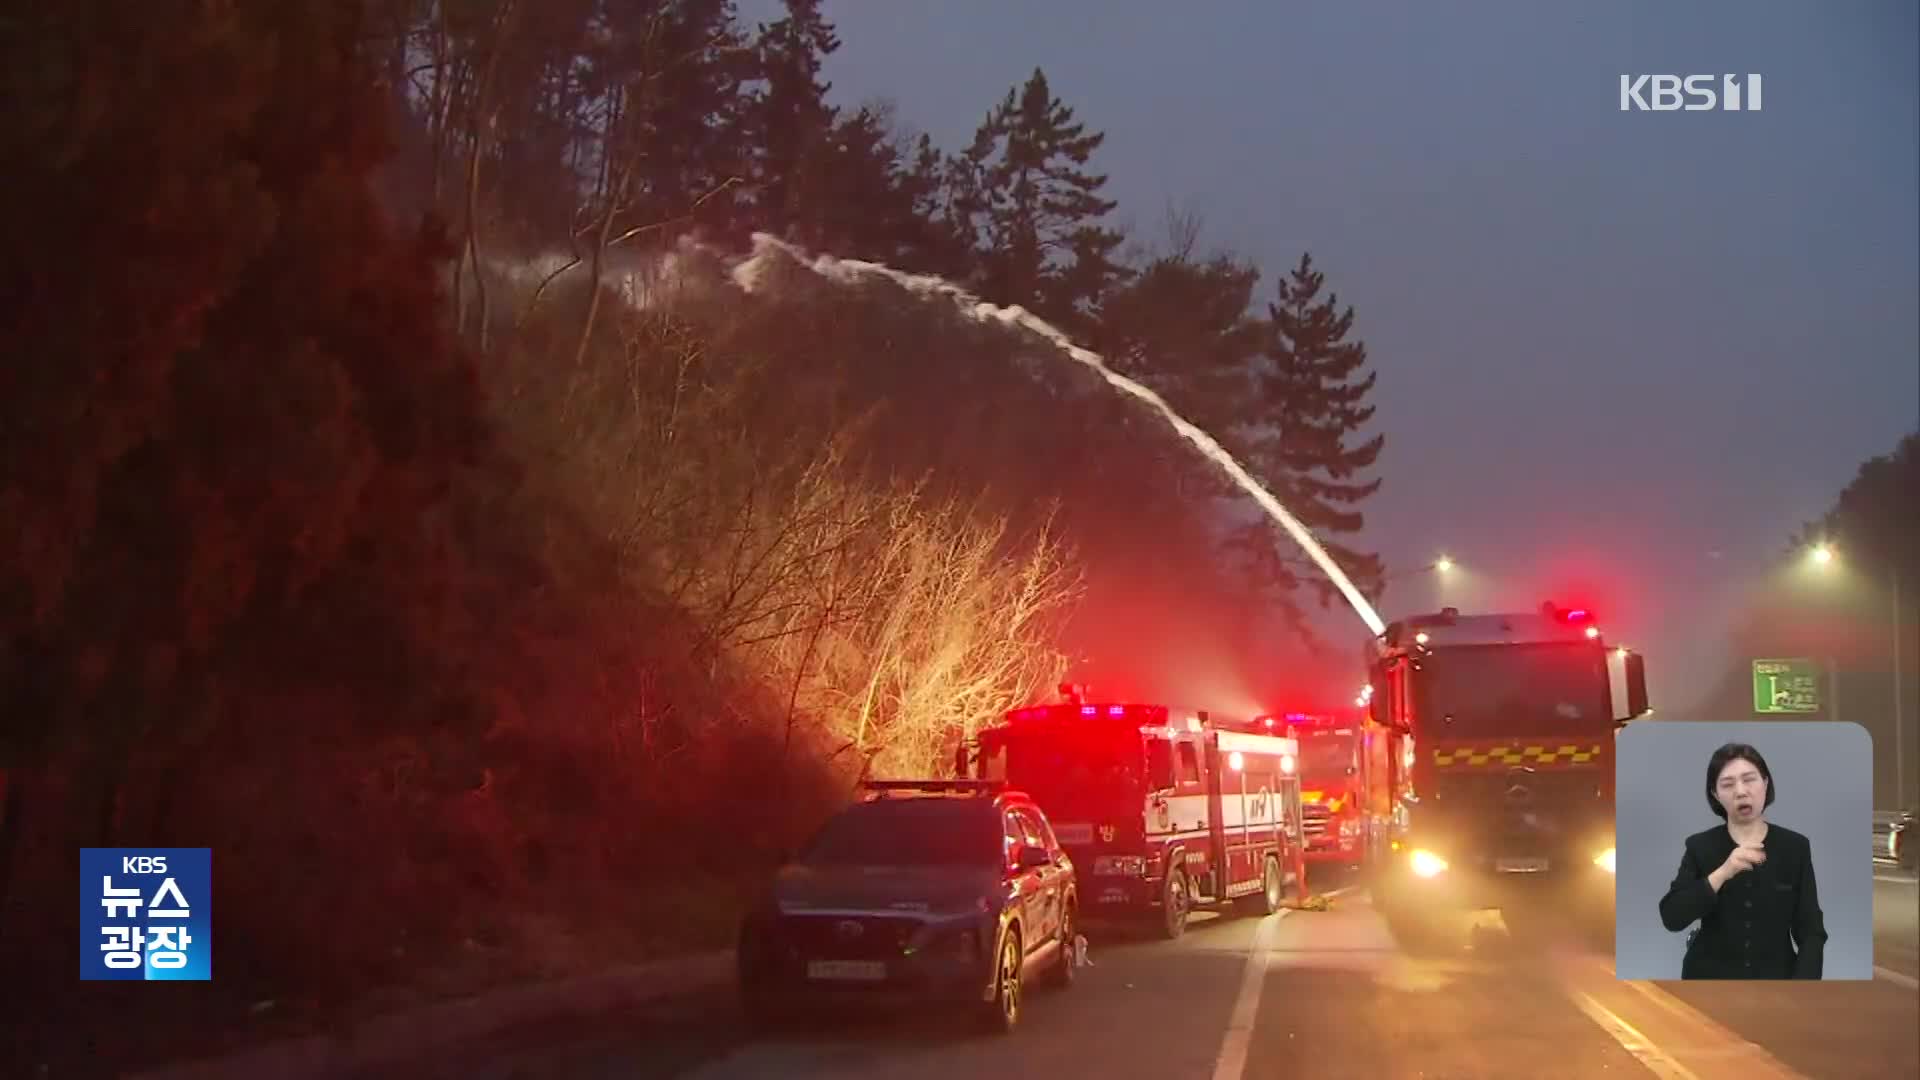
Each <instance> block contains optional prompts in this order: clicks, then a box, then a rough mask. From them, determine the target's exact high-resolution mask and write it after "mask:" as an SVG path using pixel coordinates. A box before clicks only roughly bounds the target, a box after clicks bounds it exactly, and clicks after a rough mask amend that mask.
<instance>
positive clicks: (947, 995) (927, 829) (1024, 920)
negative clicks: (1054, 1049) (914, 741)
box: [738, 780, 1079, 1032]
mask: <svg viewBox="0 0 1920 1080" xmlns="http://www.w3.org/2000/svg"><path fill="white" fill-rule="evenodd" d="M864 787H865V789H866V793H865V799H864V801H861V802H858V803H855V804H854V805H852V806H849V807H847V808H846V809H844V810H842V811H841V812H840V813H838V814H836V815H835V816H834V817H833V818H831V819H830V820H828V821H827V823H826V824H825V825H824V826H823V827H821V828H820V830H819V831H818V832H817V833H816V834H815V835H814V836H813V838H812V840H811V841H810V842H809V843H808V844H807V845H806V846H805V847H804V848H803V849H802V850H801V851H800V852H799V853H798V855H797V856H796V857H795V858H793V859H792V860H790V861H789V862H788V863H787V864H786V865H785V866H783V867H782V868H781V869H780V871H779V873H778V874H777V875H776V877H775V879H774V881H773V883H772V885H771V887H770V888H769V889H768V891H767V894H766V895H765V896H764V897H763V898H762V899H761V901H760V902H759V903H758V904H757V905H755V906H754V907H753V908H752V909H751V910H750V911H749V912H748V914H747V915H746V917H745V918H744V919H743V920H742V923H741V927H740V937H739V947H738V963H739V979H740V988H741V993H742V998H743V1000H744V1003H745V1005H746V1007H747V1010H748V1013H749V1015H750V1016H752V1017H753V1018H755V1019H756V1020H759V1021H763V1022H764V1021H769V1020H775V1019H779V1018H781V1017H783V1016H785V1015H786V1014H787V1013H788V1012H789V1011H790V1010H791V1008H792V1007H793V1006H794V1005H796V1004H800V1003H803V1002H805V1003H819V1002H823V1001H826V1002H831V1001H838V1000H846V999H855V1000H859V999H865V1000H867V1001H874V1000H880V999H886V1000H892V1001H896V1002H897V1001H902V1000H904V1001H908V1002H911V1003H914V1004H917V1005H921V1006H925V1005H939V1004H945V1005H950V1006H953V1007H958V1008H962V1009H964V1010H966V1011H968V1012H971V1013H973V1014H974V1015H975V1017H976V1018H977V1019H979V1020H980V1021H981V1022H983V1023H984V1024H985V1025H986V1026H987V1027H988V1028H989V1029H991V1030H994V1031H998V1032H1010V1031H1012V1030H1013V1029H1014V1028H1015V1027H1017V1026H1018V1025H1019V1023H1020V1020H1021V1009H1022V1004H1023V1001H1024V997H1025V991H1026V987H1027V985H1028V983H1029V982H1030V981H1033V980H1036V979H1043V980H1045V981H1048V982H1051V983H1053V984H1054V985H1057V986H1062V987H1064V986H1071V985H1072V984H1073V981H1074V978H1075V973H1076V965H1075V960H1076V957H1075V950H1074V940H1075V926H1076V922H1077V915H1078V907H1079V894H1078V890H1077V888H1076V880H1075V872H1074V866H1073V861H1072V860H1071V859H1070V858H1068V856H1067V853H1066V852H1065V851H1064V850H1062V849H1061V847H1060V844H1059V842H1058V841H1057V840H1056V839H1055V837H1054V835H1053V827H1052V825H1051V824H1050V823H1049V822H1048V821H1047V817H1046V815H1045V814H1044V813H1043V812H1042V811H1041V810H1040V808H1039V806H1037V805H1035V803H1034V801H1033V800H1032V799H1031V798H1029V797H1028V796H1027V795H1026V794H1024V793H1022V792H1019V791H1013V790H1008V789H1006V788H1004V787H1003V786H1000V785H997V784H994V783H992V782H987V781H977V780H976V781H965V780H961V781H955V780H927V781H901V780H895V781H876V782H869V783H867V784H866V785H864Z"/></svg>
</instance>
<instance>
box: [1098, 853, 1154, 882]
mask: <svg viewBox="0 0 1920 1080" xmlns="http://www.w3.org/2000/svg"><path fill="white" fill-rule="evenodd" d="M1146 872H1147V859H1146V856H1144V855H1100V856H1096V857H1095V858H1094V860H1093V875H1094V876H1095V877H1139V876H1140V875H1142V874H1144V873H1146Z"/></svg>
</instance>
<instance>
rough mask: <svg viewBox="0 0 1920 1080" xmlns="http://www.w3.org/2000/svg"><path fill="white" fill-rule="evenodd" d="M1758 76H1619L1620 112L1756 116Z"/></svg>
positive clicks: (1758, 104) (1758, 99)
mask: <svg viewBox="0 0 1920 1080" xmlns="http://www.w3.org/2000/svg"><path fill="white" fill-rule="evenodd" d="M1764 87H1765V83H1764V80H1762V79H1761V77H1760V76H1759V75H1746V76H1740V75H1622V76H1620V111H1621V112H1682V111H1684V112H1715V111H1718V112H1759V111H1760V101H1761V91H1762V90H1763V89H1764Z"/></svg>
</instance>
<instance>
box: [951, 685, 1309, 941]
mask: <svg viewBox="0 0 1920 1080" xmlns="http://www.w3.org/2000/svg"><path fill="white" fill-rule="evenodd" d="M1253 728H1254V725H1253V723H1252V721H1251V720H1248V721H1244V722H1238V723H1235V722H1222V721H1218V720H1216V719H1214V718H1212V717H1211V716H1209V714H1208V713H1206V712H1205V711H1202V710H1198V709H1184V708H1178V707H1171V706H1167V705H1154V704H1130V703H1119V702H1089V701H1084V700H1081V699H1080V697H1079V696H1078V695H1077V694H1070V695H1069V698H1068V700H1067V701H1065V702H1062V703H1060V704H1055V705H1040V706H1035V707H1032V708H1025V709H1016V710H1013V711H1011V712H1009V713H1007V714H1006V717H1005V721H1004V722H1003V723H1001V724H999V725H996V726H994V727H991V728H988V729H986V730H983V731H982V732H980V734H979V735H978V737H977V738H976V740H975V741H974V743H973V744H972V746H971V747H968V746H963V747H962V748H961V751H960V753H959V755H958V758H957V760H956V766H957V767H958V771H959V772H960V773H961V774H962V775H969V774H970V775H973V776H975V777H977V778H980V779H992V780H1005V781H1006V782H1007V783H1009V784H1012V785H1014V786H1016V787H1018V788H1020V789H1021V790H1023V791H1026V792H1027V793H1029V794H1030V795H1032V796H1033V798H1034V800H1035V801H1036V802H1038V803H1039V804H1040V807H1041V809H1043V810H1044V811H1046V814H1047V816H1048V817H1049V818H1050V819H1052V822H1053V830H1054V835H1055V836H1056V837H1057V838H1058V840H1059V841H1060V845H1061V846H1062V847H1064V848H1066V849H1067V852H1068V854H1069V855H1071V856H1072V858H1073V862H1074V865H1075V866H1076V867H1079V868H1080V873H1081V874H1082V877H1081V886H1080V905H1081V916H1082V918H1083V920H1103V921H1120V920H1148V921H1151V923H1152V924H1153V925H1154V926H1155V927H1156V928H1157V930H1158V931H1159V932H1160V933H1161V934H1162V935H1164V936H1166V937H1169V938H1174V937H1179V936H1180V935H1181V934H1182V933H1184V932H1185V930H1186V925H1187V916H1188V915H1189V914H1190V913H1191V912H1192V911H1194V910H1195V909H1196V908H1200V907H1215V906H1229V905H1231V906H1237V907H1239V908H1241V909H1242V910H1246V911H1249V912H1253V913H1271V912H1273V911H1276V910H1278V909H1279V907H1280V906H1281V904H1282V903H1283V902H1284V900H1285V898H1286V896H1287V893H1288V891H1289V890H1294V889H1299V888H1302V887H1304V884H1305V883H1304V881H1303V880H1302V875H1303V867H1304V864H1303V863H1301V862H1300V861H1299V859H1298V858H1297V856H1298V855H1299V853H1300V851H1301V833H1300V822H1301V815H1300V780H1299V776H1298V775H1297V758H1298V753H1299V746H1298V744H1297V743H1296V742H1295V741H1294V740H1293V739H1288V738H1284V737H1281V736H1277V735H1268V734H1259V733H1256V732H1255V731H1254V730H1253ZM969 750H971V753H969ZM969 766H971V768H969Z"/></svg>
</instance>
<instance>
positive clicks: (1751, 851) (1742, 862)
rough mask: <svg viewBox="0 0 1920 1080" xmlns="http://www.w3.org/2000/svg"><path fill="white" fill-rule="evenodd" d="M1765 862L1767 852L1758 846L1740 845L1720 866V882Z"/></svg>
mask: <svg viewBox="0 0 1920 1080" xmlns="http://www.w3.org/2000/svg"><path fill="white" fill-rule="evenodd" d="M1766 861H1767V852H1766V850H1765V849H1764V848H1762V847H1761V846H1760V845H1759V844H1741V845H1740V846H1739V847H1737V848H1734V849H1733V854H1731V855H1728V856H1727V861H1726V862H1723V863H1721V864H1720V880H1721V881H1723V882H1724V881H1730V880H1732V879H1733V878H1735V877H1738V876H1739V875H1741V874H1744V873H1746V872H1747V871H1749V870H1751V869H1753V868H1754V867H1756V866H1759V865H1760V864H1761V863H1763V862H1766Z"/></svg>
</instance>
